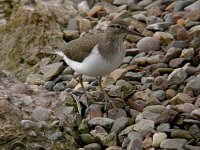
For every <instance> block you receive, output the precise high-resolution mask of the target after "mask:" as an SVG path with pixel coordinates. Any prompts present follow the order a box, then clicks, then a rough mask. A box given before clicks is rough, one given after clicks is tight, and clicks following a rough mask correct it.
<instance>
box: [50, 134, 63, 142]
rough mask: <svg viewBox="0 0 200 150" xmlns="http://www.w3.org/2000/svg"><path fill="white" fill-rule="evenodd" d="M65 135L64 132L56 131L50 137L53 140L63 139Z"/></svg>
mask: <svg viewBox="0 0 200 150" xmlns="http://www.w3.org/2000/svg"><path fill="white" fill-rule="evenodd" d="M62 136H63V133H62V132H55V133H53V134H51V135H50V136H49V137H48V139H50V140H52V141H55V140H58V139H61V138H62Z"/></svg>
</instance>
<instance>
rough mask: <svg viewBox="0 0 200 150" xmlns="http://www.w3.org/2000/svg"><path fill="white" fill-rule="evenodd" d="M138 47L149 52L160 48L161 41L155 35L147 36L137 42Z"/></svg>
mask: <svg viewBox="0 0 200 150" xmlns="http://www.w3.org/2000/svg"><path fill="white" fill-rule="evenodd" d="M137 47H138V48H139V49H140V50H142V51H144V52H146V53H148V52H149V51H157V50H159V49H160V42H159V41H157V40H155V39H154V38H153V37H145V38H143V39H141V40H140V41H139V42H138V43H137Z"/></svg>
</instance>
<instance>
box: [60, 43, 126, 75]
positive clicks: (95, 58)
mask: <svg viewBox="0 0 200 150" xmlns="http://www.w3.org/2000/svg"><path fill="white" fill-rule="evenodd" d="M57 54H58V55H60V56H62V57H63V59H64V61H65V62H66V63H67V64H68V65H69V66H70V67H71V68H72V69H73V70H74V71H76V72H77V73H79V74H84V75H87V76H93V77H98V76H103V75H107V74H109V73H111V72H112V71H113V70H115V69H116V68H118V67H119V66H120V64H121V62H122V60H123V58H124V55H125V51H123V50H122V51H120V53H118V54H117V55H116V56H115V57H113V56H112V57H111V58H112V60H110V61H107V60H105V59H104V58H103V57H101V55H100V53H99V51H98V50H97V46H95V47H94V48H93V50H92V52H91V54H90V55H89V56H88V57H86V58H85V59H84V60H83V62H77V61H73V60H71V59H69V58H67V57H66V56H65V55H64V54H63V53H62V52H57Z"/></svg>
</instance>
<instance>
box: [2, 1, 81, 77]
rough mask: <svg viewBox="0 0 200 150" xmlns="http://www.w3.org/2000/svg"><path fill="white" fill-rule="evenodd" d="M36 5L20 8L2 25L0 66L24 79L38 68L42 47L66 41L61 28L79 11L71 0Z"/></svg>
mask: <svg viewBox="0 0 200 150" xmlns="http://www.w3.org/2000/svg"><path fill="white" fill-rule="evenodd" d="M35 6H36V7H19V9H18V10H17V11H16V12H15V13H13V15H12V16H11V19H10V21H9V22H8V23H7V24H6V25H5V26H4V27H3V28H0V64H1V66H0V68H1V69H6V70H10V71H12V72H13V73H15V74H16V75H17V77H19V78H20V79H21V80H23V81H24V80H25V79H26V77H27V76H28V75H29V74H30V73H32V72H34V71H37V69H38V65H36V64H37V63H38V62H39V61H40V59H41V57H43V56H42V55H41V53H40V51H41V50H44V49H45V50H47V51H49V50H53V49H55V47H59V43H64V41H63V38H62V36H63V33H62V30H61V28H62V27H64V26H65V25H66V23H67V22H68V20H69V18H70V16H74V15H76V13H77V11H76V9H75V7H74V5H73V3H72V2H71V1H65V2H64V3H62V2H61V1H48V2H47V1H45V2H44V1H37V2H36V5H35Z"/></svg>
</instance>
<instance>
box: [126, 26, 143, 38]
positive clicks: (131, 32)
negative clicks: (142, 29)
mask: <svg viewBox="0 0 200 150" xmlns="http://www.w3.org/2000/svg"><path fill="white" fill-rule="evenodd" d="M127 33H128V34H134V35H137V36H141V37H144V35H142V34H141V33H139V32H137V31H135V30H134V29H133V28H131V27H129V29H127Z"/></svg>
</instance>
